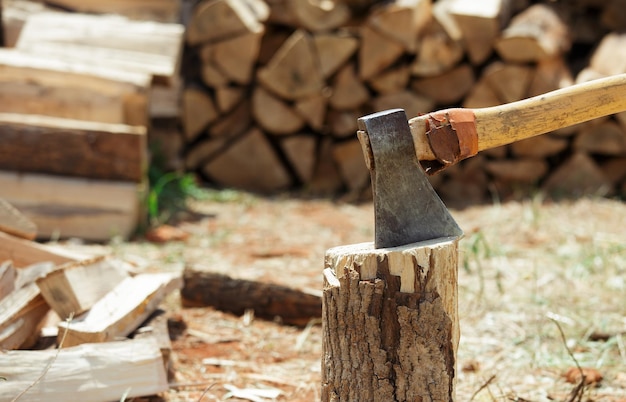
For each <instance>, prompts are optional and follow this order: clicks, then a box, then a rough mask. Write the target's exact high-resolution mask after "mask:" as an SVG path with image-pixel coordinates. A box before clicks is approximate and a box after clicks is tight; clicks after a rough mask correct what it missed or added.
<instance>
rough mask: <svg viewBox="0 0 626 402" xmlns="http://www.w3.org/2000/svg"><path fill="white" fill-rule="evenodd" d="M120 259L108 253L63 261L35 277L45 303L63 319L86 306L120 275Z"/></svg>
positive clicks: (124, 273)
mask: <svg viewBox="0 0 626 402" xmlns="http://www.w3.org/2000/svg"><path fill="white" fill-rule="evenodd" d="M124 265H125V264H124V263H123V262H122V261H120V260H116V259H113V258H110V257H104V256H102V257H96V258H93V259H89V260H84V261H80V262H72V263H67V264H63V265H61V266H60V267H58V268H57V269H56V270H55V271H54V272H51V273H49V274H48V275H46V276H45V277H43V278H39V279H38V280H37V286H39V290H40V291H41V295H42V296H43V298H44V299H45V300H46V302H47V303H48V305H49V306H50V307H51V308H52V309H53V310H54V311H55V312H56V313H57V314H58V315H59V317H60V318H61V319H63V320H65V319H67V318H68V317H70V316H72V315H73V316H78V315H79V314H82V313H84V312H85V311H87V310H89V309H90V308H91V307H92V306H93V305H94V304H96V302H98V301H99V300H100V298H102V297H103V296H104V295H106V294H107V293H108V292H110V291H111V290H112V289H113V288H114V287H115V286H117V285H118V284H119V283H120V282H122V281H123V280H124V279H126V278H128V276H129V275H128V271H127V270H126V269H125V267H124Z"/></svg>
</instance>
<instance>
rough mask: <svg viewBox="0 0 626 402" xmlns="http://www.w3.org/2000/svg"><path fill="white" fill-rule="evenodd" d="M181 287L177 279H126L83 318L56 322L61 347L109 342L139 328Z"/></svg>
mask: <svg viewBox="0 0 626 402" xmlns="http://www.w3.org/2000/svg"><path fill="white" fill-rule="evenodd" d="M181 287H182V280H181V277H180V276H176V275H172V274H169V273H160V274H139V275H137V276H133V277H128V278H125V279H124V280H123V281H122V282H120V283H119V284H117V286H115V287H114V288H113V290H111V291H110V292H108V293H107V294H106V295H105V296H104V297H102V298H101V299H100V300H98V301H97V302H96V303H95V304H94V305H93V307H92V308H91V309H90V310H89V311H88V312H86V313H84V314H83V315H81V316H79V317H75V318H74V319H73V320H71V321H69V322H68V321H64V322H60V323H59V335H58V341H59V342H60V340H61V338H62V337H64V338H63V339H64V340H63V344H62V345H61V346H62V347H64V348H66V347H70V346H76V345H80V344H83V343H99V342H110V341H113V340H115V339H117V338H119V337H125V336H127V335H128V334H130V333H131V332H133V331H134V330H136V329H137V328H138V327H139V324H141V323H142V322H143V321H144V320H145V319H146V318H148V317H149V316H150V314H152V313H153V312H154V311H155V310H156V309H157V307H158V305H159V303H161V301H163V299H164V298H165V297H166V296H167V295H168V294H169V293H171V292H173V291H174V290H176V289H180V288H181Z"/></svg>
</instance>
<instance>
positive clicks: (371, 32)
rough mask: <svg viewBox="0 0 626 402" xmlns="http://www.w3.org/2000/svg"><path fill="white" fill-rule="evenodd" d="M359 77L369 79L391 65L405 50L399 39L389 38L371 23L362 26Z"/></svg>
mask: <svg viewBox="0 0 626 402" xmlns="http://www.w3.org/2000/svg"><path fill="white" fill-rule="evenodd" d="M360 33H361V47H360V49H359V77H361V79H363V80H368V79H369V78H372V77H374V76H376V75H377V74H379V73H380V72H382V71H384V70H385V69H386V68H387V67H389V66H391V65H392V64H393V62H394V61H396V60H397V59H398V58H399V57H400V55H402V53H403V52H404V47H403V46H402V44H401V43H399V42H398V41H395V40H393V39H389V38H387V37H386V36H384V35H383V34H381V33H379V32H378V31H376V30H375V29H373V28H372V27H370V26H369V25H364V26H362V27H361V30H360Z"/></svg>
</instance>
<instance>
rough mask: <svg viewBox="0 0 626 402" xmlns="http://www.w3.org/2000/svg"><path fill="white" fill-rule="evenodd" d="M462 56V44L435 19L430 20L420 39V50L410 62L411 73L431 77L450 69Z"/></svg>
mask: <svg viewBox="0 0 626 402" xmlns="http://www.w3.org/2000/svg"><path fill="white" fill-rule="evenodd" d="M462 58H463V46H462V45H461V43H460V41H459V40H455V39H454V38H452V37H451V36H450V35H449V34H448V32H446V30H445V29H443V27H442V26H441V24H439V23H438V22H436V21H432V22H431V23H430V24H429V26H428V27H427V29H426V31H425V32H424V35H423V38H422V40H421V41H420V50H419V52H418V54H417V57H416V58H415V60H414V61H413V63H412V64H411V72H412V73H413V75H416V76H420V77H432V76H437V75H441V74H443V73H445V72H446V71H450V70H451V69H452V68H453V67H454V66H456V65H457V64H458V63H459V61H461V59H462Z"/></svg>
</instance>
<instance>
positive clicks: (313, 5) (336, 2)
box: [287, 0, 350, 32]
mask: <svg viewBox="0 0 626 402" xmlns="http://www.w3.org/2000/svg"><path fill="white" fill-rule="evenodd" d="M287 5H288V7H289V11H290V13H291V15H292V16H293V17H294V19H295V21H294V22H295V23H296V26H300V27H303V28H305V29H307V30H308V31H311V32H319V31H330V30H333V29H335V28H339V27H340V26H343V25H345V24H346V22H348V20H349V19H350V8H348V6H347V5H346V4H345V3H344V2H343V1H341V0H326V1H311V0H291V1H288V2H287Z"/></svg>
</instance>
